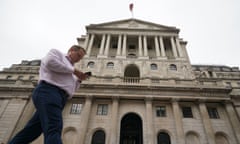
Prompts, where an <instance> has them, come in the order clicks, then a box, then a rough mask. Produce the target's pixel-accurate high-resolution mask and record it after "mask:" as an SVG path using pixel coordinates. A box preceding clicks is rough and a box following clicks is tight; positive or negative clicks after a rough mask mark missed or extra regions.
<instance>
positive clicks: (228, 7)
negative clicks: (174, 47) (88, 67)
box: [0, 0, 240, 69]
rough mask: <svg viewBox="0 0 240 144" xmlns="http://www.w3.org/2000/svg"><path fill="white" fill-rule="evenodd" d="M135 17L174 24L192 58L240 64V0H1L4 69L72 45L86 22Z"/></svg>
mask: <svg viewBox="0 0 240 144" xmlns="http://www.w3.org/2000/svg"><path fill="white" fill-rule="evenodd" d="M130 3H133V4H134V8H133V12H134V18H137V19H141V20H144V21H149V22H153V23H158V24H162V25H167V26H175V27H177V28H179V29H180V37H181V38H183V39H184V40H185V41H187V42H188V44H187V50H188V53H189V56H190V60H191V63H192V64H211V65H213V64H214V65H227V66H237V67H240V46H239V45H240V43H239V42H240V1H239V0H0V69H2V68H5V67H10V66H11V65H12V64H18V63H21V61H22V60H34V59H41V58H42V57H43V56H44V55H45V54H46V53H47V52H48V50H50V49H51V48H57V49H60V50H61V51H62V52H65V51H67V50H68V48H69V47H70V46H71V45H72V44H77V40H76V38H77V37H80V36H81V35H84V34H85V33H86V31H85V26H86V25H89V24H98V23H103V22H109V21H115V20H122V19H129V18H131V13H130V11H129V4H130Z"/></svg>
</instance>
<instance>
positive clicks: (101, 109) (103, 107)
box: [97, 104, 108, 115]
mask: <svg viewBox="0 0 240 144" xmlns="http://www.w3.org/2000/svg"><path fill="white" fill-rule="evenodd" d="M107 113H108V105H107V104H99V105H98V107H97V115H107Z"/></svg>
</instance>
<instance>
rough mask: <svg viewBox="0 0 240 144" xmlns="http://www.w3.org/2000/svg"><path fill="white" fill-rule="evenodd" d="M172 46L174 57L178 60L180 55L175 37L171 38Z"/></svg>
mask: <svg viewBox="0 0 240 144" xmlns="http://www.w3.org/2000/svg"><path fill="white" fill-rule="evenodd" d="M171 46H172V51H173V56H174V57H175V58H177V57H178V55H177V49H176V45H175V42H174V37H171Z"/></svg>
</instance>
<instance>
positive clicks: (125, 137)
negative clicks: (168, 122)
mask: <svg viewBox="0 0 240 144" xmlns="http://www.w3.org/2000/svg"><path fill="white" fill-rule="evenodd" d="M120 134H121V135H120V144H142V141H143V140H142V139H143V138H142V120H141V118H140V117H139V116H138V115H136V114H134V113H129V114H127V115H125V116H124V117H123V118H122V120H121V132H120Z"/></svg>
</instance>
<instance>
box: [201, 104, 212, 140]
mask: <svg viewBox="0 0 240 144" xmlns="http://www.w3.org/2000/svg"><path fill="white" fill-rule="evenodd" d="M199 109H200V114H201V116H202V121H203V125H204V129H205V134H206V137H207V141H208V144H216V143H215V136H214V131H213V128H212V124H211V120H210V119H209V115H208V111H207V107H206V105H205V103H204V101H200V103H199Z"/></svg>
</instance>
